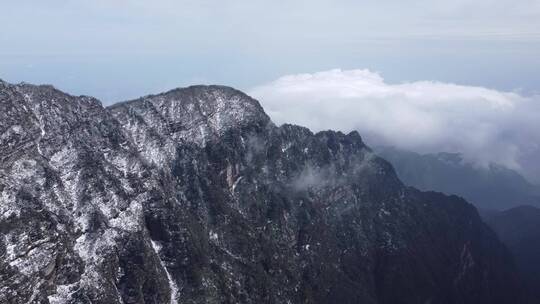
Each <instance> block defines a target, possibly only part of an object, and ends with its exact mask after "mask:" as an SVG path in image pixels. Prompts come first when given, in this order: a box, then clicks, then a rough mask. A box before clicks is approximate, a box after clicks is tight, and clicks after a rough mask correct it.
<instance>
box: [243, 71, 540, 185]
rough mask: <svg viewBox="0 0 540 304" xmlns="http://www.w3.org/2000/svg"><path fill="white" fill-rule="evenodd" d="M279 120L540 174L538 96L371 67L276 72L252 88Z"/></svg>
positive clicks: (375, 142) (372, 142)
mask: <svg viewBox="0 0 540 304" xmlns="http://www.w3.org/2000/svg"><path fill="white" fill-rule="evenodd" d="M250 94H251V95H252V96H253V97H255V98H257V99H258V100H259V101H260V102H261V104H262V105H263V107H264V108H265V109H266V111H267V113H268V114H269V115H270V116H271V118H272V119H273V120H274V121H275V122H276V123H278V124H281V123H294V124H299V125H304V126H307V127H309V128H311V129H312V130H314V131H318V130H325V129H335V130H341V131H345V132H348V131H351V130H358V131H359V132H360V134H362V135H363V137H364V138H365V139H366V141H367V142H368V144H370V145H372V146H375V145H393V146H396V147H398V148H402V149H408V150H411V151H416V152H420V153H429V152H441V151H447V152H460V153H462V154H463V155H464V157H465V158H466V159H467V160H469V161H472V162H475V163H477V164H481V165H487V164H489V163H491V162H494V163H499V164H502V165H505V166H507V167H509V168H513V169H516V170H519V171H521V172H522V173H524V174H525V175H526V176H527V177H529V178H530V179H531V180H535V181H538V180H540V178H539V177H540V174H539V173H538V172H540V97H539V96H532V97H531V96H529V97H527V96H522V95H520V94H518V93H513V92H501V91H497V90H492V89H487V88H483V87H474V86H462V85H455V84H449V83H440V82H433V81H419V82H409V83H402V84H388V83H385V81H384V79H383V78H382V77H381V75H379V74H378V73H374V72H371V71H369V70H347V71H343V70H330V71H324V72H318V73H314V74H298V75H289V76H284V77H281V78H279V79H277V80H275V81H273V82H270V83H267V84H264V85H261V86H258V87H255V88H253V89H252V90H251V91H250Z"/></svg>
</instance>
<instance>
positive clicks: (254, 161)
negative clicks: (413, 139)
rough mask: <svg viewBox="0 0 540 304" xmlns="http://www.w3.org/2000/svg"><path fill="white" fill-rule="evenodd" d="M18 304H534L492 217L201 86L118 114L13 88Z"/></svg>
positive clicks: (8, 249) (12, 246)
mask: <svg viewBox="0 0 540 304" xmlns="http://www.w3.org/2000/svg"><path fill="white" fill-rule="evenodd" d="M0 158H1V163H0V166H1V167H0V191H1V196H0V234H1V236H2V239H1V240H0V278H1V280H0V302H1V303H516V301H519V299H520V296H521V289H520V286H519V281H518V279H517V278H516V277H515V270H514V266H513V264H512V262H511V259H509V257H508V253H507V251H506V249H505V248H504V247H503V246H502V245H501V244H500V242H499V241H498V240H497V238H496V237H495V236H494V234H493V233H492V231H491V230H490V229H489V228H487V227H486V226H485V225H484V224H483V223H482V221H481V220H480V218H479V216H478V214H477V212H476V210H475V209H474V207H472V206H471V205H469V204H468V203H466V202H465V201H463V200H462V199H459V198H458V197H455V196H445V195H442V194H438V193H433V192H420V191H418V190H415V189H413V188H408V187H405V186H404V185H403V184H402V183H401V182H400V181H399V180H398V178H397V177H396V175H395V173H394V170H393V169H392V167H391V166H390V165H389V164H388V163H387V162H386V161H384V160H383V159H381V158H379V157H377V156H376V155H375V154H374V153H373V152H372V151H371V150H370V149H369V148H368V147H367V146H366V145H365V144H364V143H363V142H362V140H361V138H360V135H359V134H358V133H356V132H353V133H350V134H347V135H346V134H342V133H340V132H332V131H326V132H320V133H317V134H313V133H312V132H310V131H309V130H308V129H306V128H302V127H298V126H292V125H284V126H281V127H277V126H275V125H274V124H273V123H272V122H271V121H270V119H269V118H268V116H267V115H266V114H265V113H264V111H263V109H262V108H261V107H260V105H259V104H258V102H257V101H255V100H253V99H251V98H250V97H248V96H247V95H245V94H243V93H241V92H239V91H237V90H234V89H231V88H227V87H221V86H195V87H189V88H185V89H176V90H173V91H170V92H167V93H163V94H160V95H154V96H147V97H143V98H141V99H138V100H134V101H129V102H125V103H120V104H117V105H113V106H111V107H109V108H104V107H102V106H101V104H100V103H99V101H97V100H95V99H93V98H90V97H74V96H70V95H67V94H65V93H62V92H60V91H58V90H56V89H54V88H52V87H50V86H32V85H27V84H20V85H11V84H7V83H4V82H2V83H0Z"/></svg>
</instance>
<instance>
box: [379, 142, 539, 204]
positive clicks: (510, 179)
mask: <svg viewBox="0 0 540 304" xmlns="http://www.w3.org/2000/svg"><path fill="white" fill-rule="evenodd" d="M375 151H376V152H377V154H378V155H380V156H381V157H383V158H384V159H386V160H388V161H389V162H390V163H391V164H392V165H393V166H394V168H395V170H396V173H397V175H398V177H399V178H400V179H401V180H402V181H403V182H404V183H405V184H407V185H409V186H412V187H415V188H418V189H420V190H424V191H428V190H432V191H440V192H443V193H446V194H455V195H459V196H462V197H463V198H465V199H466V200H468V201H469V202H471V203H472V204H474V205H475V206H476V207H477V208H479V209H485V210H505V209H508V208H512V207H517V206H521V205H532V206H537V207H540V187H538V186H535V185H532V184H531V183H529V182H528V181H527V180H526V179H525V178H524V177H523V176H521V175H520V174H519V173H518V172H516V171H514V170H510V169H507V168H505V167H503V166H499V165H495V164H493V165H491V166H489V167H488V168H483V167H477V166H473V165H472V164H470V163H467V162H465V161H463V159H462V158H461V156H460V155H459V154H456V153H436V154H418V153H415V152H410V151H404V150H399V149H396V148H393V147H377V148H375Z"/></svg>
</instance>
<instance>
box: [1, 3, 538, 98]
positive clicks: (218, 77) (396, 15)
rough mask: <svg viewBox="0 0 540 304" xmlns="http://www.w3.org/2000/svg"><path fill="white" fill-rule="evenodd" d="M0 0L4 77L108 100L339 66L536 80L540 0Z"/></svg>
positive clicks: (490, 83)
mask: <svg viewBox="0 0 540 304" xmlns="http://www.w3.org/2000/svg"><path fill="white" fill-rule="evenodd" d="M0 1H1V2H2V3H1V4H2V5H1V7H2V9H1V10H0V28H1V31H0V78H2V79H4V80H7V81H11V82H19V81H27V82H33V83H51V84H54V85H55V86H57V87H59V88H61V89H63V90H66V91H68V92H71V93H74V94H88V95H93V96H96V97H98V98H100V99H102V100H103V101H104V102H105V103H111V102H114V101H119V100H123V99H129V98H134V97H137V96H140V95H144V94H149V93H155V92H159V91H162V90H165V89H170V88H173V87H178V86H185V85H188V84H195V83H220V84H227V85H231V86H235V87H238V88H240V89H243V90H249V89H250V88H252V87H255V86H258V85H260V84H263V83H266V82H268V81H271V80H273V79H276V78H279V77H281V76H283V75H288V74H297V73H313V72H318V71H325V70H329V69H333V68H341V69H345V70H347V69H364V68H367V69H370V70H372V71H376V72H380V73H381V74H382V75H384V77H385V80H386V81H388V82H390V83H400V82H404V81H417V80H436V81H444V82H452V83H458V84H464V85H477V86H485V87H489V88H494V89H499V90H506V91H514V90H520V91H521V92H524V94H531V93H535V92H538V91H540V56H539V55H538V54H540V1H538V0H531V1H528V0H518V1H511V0H472V1H465V0H456V1H440V0H432V1H425V0H411V1H396V0H382V1H376V2H375V1H352V0H337V1H336V0H334V1H329V0H328V1H326V0H312V1H294V0H293V1H261V0H251V1H247V0H231V1H208V0H197V1H172V0H157V1H138V0H131V1H128V0H124V1H122V0H114V1H111V0H97V1H96V0H94V1H89V0H82V1H81V0H79V1H69V0H50V1H28V0H19V1H7V0H0Z"/></svg>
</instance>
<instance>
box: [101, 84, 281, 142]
mask: <svg viewBox="0 0 540 304" xmlns="http://www.w3.org/2000/svg"><path fill="white" fill-rule="evenodd" d="M109 110H110V111H111V113H112V114H113V115H114V116H115V117H116V118H117V119H118V120H120V121H121V122H123V123H126V122H128V121H131V124H132V125H133V124H144V125H146V126H147V127H146V128H147V129H148V128H151V129H154V130H157V131H159V132H157V133H160V132H161V133H162V132H165V133H166V134H168V135H171V138H173V139H176V140H178V139H183V140H187V141H195V142H198V143H205V142H206V140H208V139H209V138H211V137H215V136H218V135H221V134H223V133H224V132H227V131H228V130H231V129H233V128H242V127H247V126H257V127H264V126H266V125H268V124H269V123H271V122H270V118H269V117H268V115H266V113H265V112H264V110H263V108H262V107H261V105H260V104H259V102H258V101H257V100H255V99H253V98H251V97H250V96H248V95H246V94H245V93H243V92H241V91H239V90H236V89H233V88H231V87H226V86H217V85H210V86H208V85H196V86H190V87H186V88H177V89H173V90H170V91H167V92H164V93H160V94H157V95H148V96H144V97H141V98H138V99H135V100H130V101H126V102H122V103H118V104H115V105H112V106H110V107H109ZM154 133H155V132H154Z"/></svg>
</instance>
